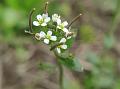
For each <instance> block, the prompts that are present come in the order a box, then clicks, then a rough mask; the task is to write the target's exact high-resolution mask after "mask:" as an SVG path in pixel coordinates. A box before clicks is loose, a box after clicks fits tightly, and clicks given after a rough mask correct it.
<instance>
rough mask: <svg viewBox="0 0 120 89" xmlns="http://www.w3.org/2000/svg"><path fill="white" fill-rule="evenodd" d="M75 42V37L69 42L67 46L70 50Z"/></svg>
mask: <svg viewBox="0 0 120 89" xmlns="http://www.w3.org/2000/svg"><path fill="white" fill-rule="evenodd" d="M74 40H75V38H73V37H72V38H71V39H68V40H67V42H66V45H67V47H68V48H70V47H71V46H72V44H73V42H74Z"/></svg>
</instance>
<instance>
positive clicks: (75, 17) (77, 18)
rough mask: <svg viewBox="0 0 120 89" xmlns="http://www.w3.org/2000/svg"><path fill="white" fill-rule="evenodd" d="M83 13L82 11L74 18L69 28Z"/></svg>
mask: <svg viewBox="0 0 120 89" xmlns="http://www.w3.org/2000/svg"><path fill="white" fill-rule="evenodd" d="M81 15H82V14H81V13H80V14H79V15H78V16H76V17H75V18H73V20H72V21H71V22H70V24H69V25H68V28H69V27H70V26H71V25H72V24H73V23H74V22H75V21H76V20H78V19H79V18H80V16H81Z"/></svg>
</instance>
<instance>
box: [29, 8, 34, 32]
mask: <svg viewBox="0 0 120 89" xmlns="http://www.w3.org/2000/svg"><path fill="white" fill-rule="evenodd" d="M34 11H35V8H33V9H32V10H31V12H30V15H29V28H30V32H33V29H32V15H33V12H34Z"/></svg>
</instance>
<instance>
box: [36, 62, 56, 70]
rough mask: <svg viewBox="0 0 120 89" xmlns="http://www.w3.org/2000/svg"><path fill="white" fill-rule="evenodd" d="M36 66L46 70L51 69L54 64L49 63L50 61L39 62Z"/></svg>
mask: <svg viewBox="0 0 120 89" xmlns="http://www.w3.org/2000/svg"><path fill="white" fill-rule="evenodd" d="M38 68H39V69H41V70H46V71H51V70H52V69H54V68H55V66H54V65H52V64H50V63H41V62H40V63H39V65H38Z"/></svg>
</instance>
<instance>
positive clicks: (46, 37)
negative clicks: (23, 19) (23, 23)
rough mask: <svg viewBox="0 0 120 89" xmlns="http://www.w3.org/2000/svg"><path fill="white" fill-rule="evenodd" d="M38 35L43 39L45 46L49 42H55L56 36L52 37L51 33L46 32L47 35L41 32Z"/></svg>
mask: <svg viewBox="0 0 120 89" xmlns="http://www.w3.org/2000/svg"><path fill="white" fill-rule="evenodd" d="M39 35H40V37H41V38H44V43H45V44H49V43H50V40H51V41H56V40H57V37H56V36H52V31H48V32H47V34H46V33H45V32H43V31H41V32H40V33H39Z"/></svg>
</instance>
